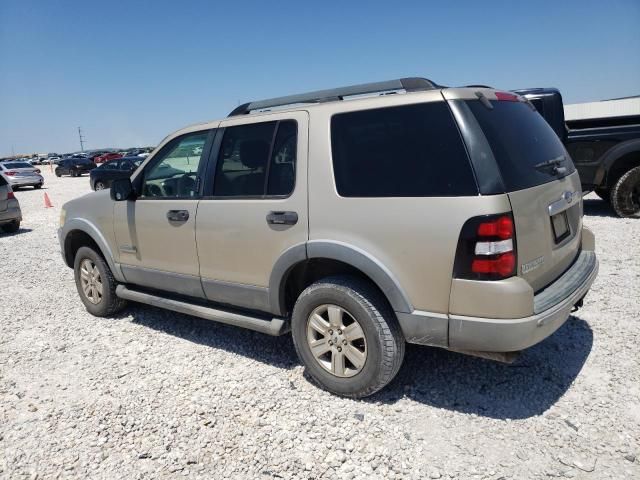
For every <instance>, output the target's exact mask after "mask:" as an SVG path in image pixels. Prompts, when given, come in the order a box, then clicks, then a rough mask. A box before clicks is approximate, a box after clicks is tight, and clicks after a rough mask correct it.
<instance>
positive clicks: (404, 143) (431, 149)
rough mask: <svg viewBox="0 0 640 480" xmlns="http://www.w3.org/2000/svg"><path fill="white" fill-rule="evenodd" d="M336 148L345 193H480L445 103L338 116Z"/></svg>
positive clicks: (335, 119)
mask: <svg viewBox="0 0 640 480" xmlns="http://www.w3.org/2000/svg"><path fill="white" fill-rule="evenodd" d="M331 151H332V157H333V168H334V174H335V181H336V188H337V191H338V194H339V195H341V196H343V197H441V196H444V197H446V196H468V195H477V194H478V188H477V185H476V182H475V179H474V176H473V171H472V169H471V164H470V162H469V159H468V157H467V153H466V150H465V147H464V144H463V143H462V138H461V137H460V134H459V132H458V128H457V126H456V124H455V121H454V119H453V116H452V115H451V112H450V110H449V107H448V106H447V105H446V103H445V102H431V103H421V104H415V105H406V106H399V107H387V108H379V109H373V110H362V111H357V112H348V113H341V114H336V115H334V116H333V117H332V119H331Z"/></svg>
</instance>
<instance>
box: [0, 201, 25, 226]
mask: <svg viewBox="0 0 640 480" xmlns="http://www.w3.org/2000/svg"><path fill="white" fill-rule="evenodd" d="M14 220H18V221H19V222H21V221H22V212H21V211H20V207H19V206H12V205H11V204H9V207H8V208H7V209H6V210H3V211H1V212H0V225H2V224H5V223H10V222H13V221H14Z"/></svg>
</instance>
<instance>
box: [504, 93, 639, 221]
mask: <svg viewBox="0 0 640 480" xmlns="http://www.w3.org/2000/svg"><path fill="white" fill-rule="evenodd" d="M514 92H515V93H517V94H519V95H521V96H523V97H525V98H526V99H527V100H529V102H531V103H532V104H533V106H534V107H535V108H536V110H538V112H540V114H541V115H542V116H543V117H544V118H545V119H546V120H547V122H548V123H549V124H550V125H551V127H552V128H553V129H554V130H555V132H556V133H557V134H558V136H559V137H560V139H561V140H562V141H563V143H564V144H565V147H566V148H567V151H568V152H569V154H570V155H571V158H572V159H573V163H574V164H575V166H576V168H577V169H578V172H579V174H580V180H581V183H582V189H583V191H585V192H589V191H595V192H596V194H597V195H598V196H599V197H600V198H602V199H603V200H605V201H607V202H610V203H611V206H612V207H613V209H614V211H615V212H616V214H617V215H618V216H620V217H632V218H640V112H635V111H633V112H631V114H626V113H629V112H620V113H622V114H620V115H615V114H614V115H615V116H614V115H611V114H607V115H601V116H600V117H598V116H597V115H596V116H594V115H587V116H585V117H586V118H568V119H566V120H565V109H564V105H563V103H562V95H561V94H560V92H559V91H558V90H557V89H555V88H528V89H522V90H514ZM631 101H632V102H635V100H631ZM602 103H605V102H602Z"/></svg>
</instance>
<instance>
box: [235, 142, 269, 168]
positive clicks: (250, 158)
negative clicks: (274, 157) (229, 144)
mask: <svg viewBox="0 0 640 480" xmlns="http://www.w3.org/2000/svg"><path fill="white" fill-rule="evenodd" d="M268 156H269V142H266V141H265V140H245V141H244V142H242V143H241V144H240V161H241V162H242V164H243V165H244V166H245V167H247V168H251V169H252V170H253V169H254V168H259V167H264V166H266V164H267V157H268Z"/></svg>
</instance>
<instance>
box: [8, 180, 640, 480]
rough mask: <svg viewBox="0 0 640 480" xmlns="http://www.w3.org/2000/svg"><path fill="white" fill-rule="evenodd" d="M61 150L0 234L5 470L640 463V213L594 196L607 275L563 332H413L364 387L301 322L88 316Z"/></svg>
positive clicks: (446, 470)
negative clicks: (487, 352)
mask: <svg viewBox="0 0 640 480" xmlns="http://www.w3.org/2000/svg"><path fill="white" fill-rule="evenodd" d="M46 168H47V167H45V174H46V187H47V188H46V189H45V190H40V191H34V190H30V189H29V190H21V191H19V192H17V194H16V196H17V197H18V198H19V200H20V203H21V205H22V209H23V214H24V222H23V227H22V229H21V230H20V232H19V233H18V234H15V235H6V234H4V235H2V234H0V259H2V260H1V262H0V280H1V282H2V287H1V288H0V326H1V330H0V477H2V478H11V479H16V478H109V479H114V478H126V479H135V478H176V477H181V476H188V477H193V478H238V479H241V478H242V479H244V478H363V479H364V478H367V479H373V478H379V479H392V478H416V479H422V478H465V479H466V478H472V479H484V478H486V479H501V478H502V479H523V478H548V477H574V478H584V479H604V478H612V479H629V478H640V355H639V344H640V335H639V333H638V332H639V324H640V299H639V298H640V221H639V220H625V219H619V218H615V217H614V216H613V214H612V212H611V211H610V209H609V208H608V207H607V205H606V204H605V203H604V202H602V201H600V200H597V199H596V197H595V196H590V197H588V198H587V199H586V200H585V211H586V216H585V223H586V224H587V225H588V226H589V227H591V228H592V229H593V230H594V231H595V233H596V237H597V251H598V254H599V258H600V275H599V277H598V279H597V280H596V283H595V284H594V286H593V288H592V290H591V293H590V294H589V295H588V296H587V298H586V300H585V306H584V308H583V309H581V310H579V311H578V312H576V313H575V316H574V317H572V318H571V319H570V320H569V321H568V322H567V323H566V324H565V325H564V326H563V327H562V328H561V329H560V330H559V331H558V332H557V333H556V334H555V335H553V336H552V337H550V338H549V339H547V340H546V341H544V342H542V343H541V344H539V345H537V346H535V347H533V348H531V349H529V350H528V351H526V352H525V353H524V354H523V355H522V357H521V359H520V360H519V361H518V362H517V363H516V364H515V365H512V366H505V365H502V364H498V363H493V362H491V361H487V360H481V359H477V358H472V357H466V356H463V355H459V354H455V353H451V352H447V351H444V350H440V349H435V348H425V347H410V348H408V351H407V356H406V360H405V363H404V366H403V368H402V370H401V371H400V374H399V375H398V377H397V378H396V380H395V381H394V382H393V383H392V384H391V385H390V386H389V387H388V388H387V389H386V390H384V391H383V392H381V393H380V394H378V395H376V396H374V397H373V398H371V399H368V400H366V401H352V400H345V399H341V398H338V397H335V396H332V395H330V394H328V393H326V392H323V391H322V390H320V389H318V388H317V387H315V386H314V385H312V384H311V383H310V382H309V380H308V379H307V378H306V377H305V376H304V375H303V369H302V367H301V366H300V364H299V363H298V360H297V358H296V356H295V352H294V349H293V345H292V342H291V339H290V337H289V336H284V337H279V338H272V337H268V336H263V335H260V334H258V333H253V332H249V331H246V330H241V329H237V328H232V327H227V326H223V325H219V324H216V323H212V322H208V321H206V320H200V319H196V318H193V317H188V316H185V315H179V314H176V313H172V312H168V311H163V310H160V309H156V308H152V307H147V306H135V305H134V306H130V307H129V308H128V309H126V310H125V311H124V312H123V313H122V314H120V315H119V316H118V317H117V318H113V319H100V318H94V317H92V316H91V315H89V314H88V313H87V312H86V311H85V309H84V307H83V305H82V303H81V302H80V300H79V298H78V295H77V292H76V288H75V285H74V281H73V274H72V271H71V270H70V269H68V268H67V267H66V266H65V265H64V264H63V261H62V259H61V256H60V253H59V246H58V240H57V237H56V229H57V228H58V215H59V207H60V206H61V205H62V204H63V203H64V202H65V201H67V200H69V199H71V198H74V197H77V196H79V195H81V194H84V193H86V192H89V185H88V183H89V182H88V179H87V177H86V176H85V177H81V178H69V177H63V178H60V179H58V178H56V177H55V176H53V175H52V174H50V173H48V171H47V170H46ZM43 192H48V194H49V196H50V197H51V200H52V202H53V204H54V208H50V209H45V208H44V207H43Z"/></svg>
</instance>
